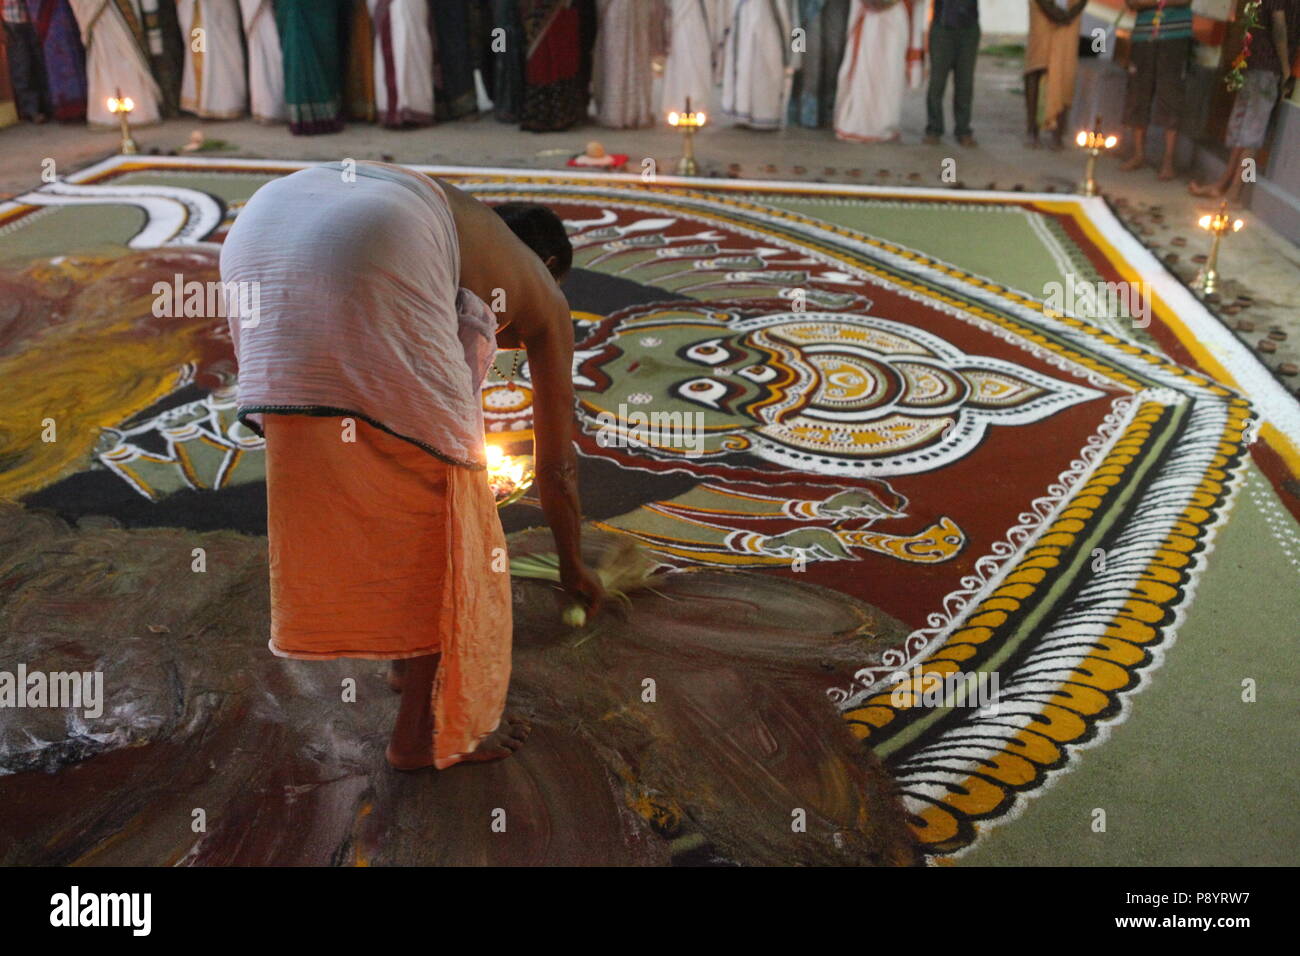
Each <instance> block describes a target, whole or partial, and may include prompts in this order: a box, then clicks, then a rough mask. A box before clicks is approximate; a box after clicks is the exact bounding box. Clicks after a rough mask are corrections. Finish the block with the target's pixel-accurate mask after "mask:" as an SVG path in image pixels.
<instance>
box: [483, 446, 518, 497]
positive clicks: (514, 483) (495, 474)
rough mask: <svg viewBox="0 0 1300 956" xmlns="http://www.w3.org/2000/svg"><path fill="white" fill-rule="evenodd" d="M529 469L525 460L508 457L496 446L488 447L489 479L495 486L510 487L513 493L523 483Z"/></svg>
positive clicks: (512, 456)
mask: <svg viewBox="0 0 1300 956" xmlns="http://www.w3.org/2000/svg"><path fill="white" fill-rule="evenodd" d="M527 469H528V466H527V464H526V463H525V462H524V460H523V459H521V458H518V457H516V456H514V455H507V454H506V453H505V452H503V451H502V450H501V449H500V448H498V447H497V446H496V445H488V446H487V471H488V477H489V478H490V479H491V480H492V482H493V483H494V484H501V485H508V486H509V489H508V490H510V491H513V490H514V489H515V488H518V487H519V485H520V484H521V483H522V482H523V480H524V474H525V473H526V472H527Z"/></svg>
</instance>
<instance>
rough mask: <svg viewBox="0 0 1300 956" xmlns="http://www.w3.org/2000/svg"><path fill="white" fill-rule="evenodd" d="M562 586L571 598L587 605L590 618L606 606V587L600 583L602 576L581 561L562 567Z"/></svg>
mask: <svg viewBox="0 0 1300 956" xmlns="http://www.w3.org/2000/svg"><path fill="white" fill-rule="evenodd" d="M560 584H561V586H563V588H564V590H565V592H566V593H567V594H568V595H569V597H571V598H573V599H574V600H575V601H580V602H582V603H583V604H585V605H586V608H587V614H588V616H591V615H594V614H595V613H596V612H598V611H599V610H600V609H601V608H602V607H603V606H604V604H605V585H603V584H601V583H600V575H598V574H597V573H596V572H595V571H593V570H591V568H589V567H587V566H586V565H585V564H583V563H582V562H581V561H579V562H577V563H576V564H562V565H561V567H560Z"/></svg>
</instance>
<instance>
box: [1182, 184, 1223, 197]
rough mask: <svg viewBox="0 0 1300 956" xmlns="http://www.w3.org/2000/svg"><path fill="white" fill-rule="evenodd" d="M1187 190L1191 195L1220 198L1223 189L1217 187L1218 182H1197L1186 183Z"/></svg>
mask: <svg viewBox="0 0 1300 956" xmlns="http://www.w3.org/2000/svg"><path fill="white" fill-rule="evenodd" d="M1187 191H1188V192H1189V193H1191V194H1192V195H1193V196H1199V197H1200V198H1202V199H1221V198H1223V190H1222V189H1220V188H1219V184H1218V183H1197V182H1191V183H1188V184H1187Z"/></svg>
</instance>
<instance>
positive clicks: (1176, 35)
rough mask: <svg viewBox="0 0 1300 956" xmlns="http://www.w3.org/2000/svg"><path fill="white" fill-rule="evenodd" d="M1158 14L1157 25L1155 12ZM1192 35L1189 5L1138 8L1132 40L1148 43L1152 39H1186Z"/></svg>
mask: <svg viewBox="0 0 1300 956" xmlns="http://www.w3.org/2000/svg"><path fill="white" fill-rule="evenodd" d="M1157 13H1159V14H1160V23H1159V26H1157V25H1156V22H1155V20H1156V14H1157ZM1191 36H1192V8H1191V6H1183V7H1172V6H1166V7H1165V8H1164V9H1163V10H1160V9H1158V8H1157V7H1148V8H1147V9H1145V10H1139V11H1138V13H1137V21H1136V22H1135V23H1134V24H1133V42H1134V43H1149V42H1151V41H1152V40H1187V39H1190V38H1191Z"/></svg>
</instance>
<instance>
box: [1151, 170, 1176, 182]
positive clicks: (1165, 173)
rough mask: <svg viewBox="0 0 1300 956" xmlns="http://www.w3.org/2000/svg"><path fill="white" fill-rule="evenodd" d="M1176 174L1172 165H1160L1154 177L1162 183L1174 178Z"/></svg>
mask: <svg viewBox="0 0 1300 956" xmlns="http://www.w3.org/2000/svg"><path fill="white" fill-rule="evenodd" d="M1177 176H1178V173H1177V172H1175V171H1174V167H1172V166H1161V167H1160V172H1158V173H1156V179H1158V180H1160V181H1161V182H1162V183H1167V182H1169V180H1171V179H1174V178H1176V177H1177Z"/></svg>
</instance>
